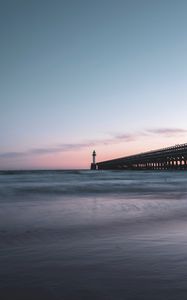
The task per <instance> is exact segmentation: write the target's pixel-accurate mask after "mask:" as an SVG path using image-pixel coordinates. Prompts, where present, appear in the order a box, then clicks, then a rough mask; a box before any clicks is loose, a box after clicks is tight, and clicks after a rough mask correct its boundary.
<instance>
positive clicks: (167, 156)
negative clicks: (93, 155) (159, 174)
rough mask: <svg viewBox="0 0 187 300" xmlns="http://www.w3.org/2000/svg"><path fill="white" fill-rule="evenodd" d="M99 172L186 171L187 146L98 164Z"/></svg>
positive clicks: (178, 146)
mask: <svg viewBox="0 0 187 300" xmlns="http://www.w3.org/2000/svg"><path fill="white" fill-rule="evenodd" d="M96 169H98V170H171V169H174V170H185V169H187V144H181V145H175V146H172V147H168V148H163V149H158V150H153V151H148V152H143V153H139V154H136V155H131V156H126V157H121V158H117V159H112V160H107V161H102V162H98V163H96Z"/></svg>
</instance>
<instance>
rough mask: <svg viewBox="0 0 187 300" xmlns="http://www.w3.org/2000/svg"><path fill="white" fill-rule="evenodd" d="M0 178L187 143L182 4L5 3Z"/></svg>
mask: <svg viewBox="0 0 187 300" xmlns="http://www.w3.org/2000/svg"><path fill="white" fill-rule="evenodd" d="M0 37H1V47H0V128H1V130H0V169H29V168H33V169H37V168H38V169H40V168H42V169H45V168H88V167H89V165H90V160H91V153H92V151H93V149H95V150H96V152H97V160H105V159H110V158H116V157H118V156H125V155H129V154H133V153H136V152H142V151H146V150H150V149H155V148H160V147H165V146H169V145H173V144H178V143H185V142H187V121H186V113H187V1H186V0H94V1H93V0H66V1H63V0H50V1H49V0H28V1H25V0H0Z"/></svg>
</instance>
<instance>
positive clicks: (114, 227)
mask: <svg viewBox="0 0 187 300" xmlns="http://www.w3.org/2000/svg"><path fill="white" fill-rule="evenodd" d="M0 299H1V300H9V299H10V300H11V299H19V300H22V299H24V300H31V299H32V300H34V299H39V300H43V299H45V300H48V299H54V300H56V299H61V300H79V299H81V300H82V299H86V300H87V299H88V300H93V299H94V300H95V299H97V300H141V299H142V300H150V299H151V300H152V299H153V300H154V299H156V300H183V299H184V300H186V299H187V172H185V171H85V170H69V171H1V172H0Z"/></svg>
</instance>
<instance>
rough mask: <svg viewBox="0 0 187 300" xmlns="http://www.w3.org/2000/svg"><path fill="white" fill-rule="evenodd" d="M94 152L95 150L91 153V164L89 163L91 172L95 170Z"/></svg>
mask: <svg viewBox="0 0 187 300" xmlns="http://www.w3.org/2000/svg"><path fill="white" fill-rule="evenodd" d="M95 157H96V152H95V150H94V151H93V153H92V163H91V170H96V159H95Z"/></svg>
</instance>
